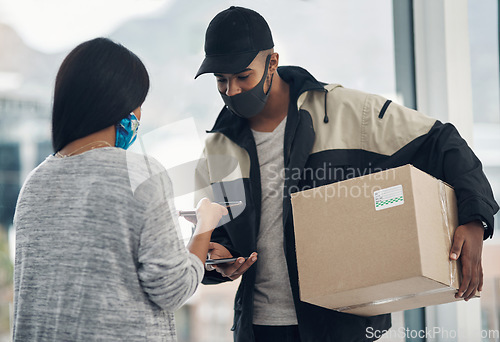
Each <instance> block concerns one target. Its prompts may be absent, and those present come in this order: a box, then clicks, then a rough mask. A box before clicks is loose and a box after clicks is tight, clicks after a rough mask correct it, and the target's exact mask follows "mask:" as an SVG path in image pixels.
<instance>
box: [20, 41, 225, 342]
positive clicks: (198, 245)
mask: <svg viewBox="0 0 500 342" xmlns="http://www.w3.org/2000/svg"><path fill="white" fill-rule="evenodd" d="M148 89H149V77H148V73H147V71H146V69H145V67H144V65H143V64H142V62H141V61H140V60H139V58H138V57H137V56H136V55H134V54H133V53H132V52H130V51H129V50H127V49H126V48H125V47H123V46H121V45H119V44H115V43H114V42H112V41H110V40H108V39H104V38H97V39H94V40H91V41H88V42H85V43H82V44H81V45H79V46H77V47H76V48H75V49H74V50H73V51H71V53H70V54H69V55H68V56H67V57H66V59H65V60H64V61H63V63H62V65H61V67H60V69H59V72H58V74H57V78H56V84H55V92H54V104H53V112H52V139H53V147H54V151H55V153H54V155H51V156H49V157H47V159H46V160H45V161H44V162H43V163H42V164H40V165H39V166H38V167H37V168H36V169H35V170H33V171H32V172H31V174H30V175H29V176H28V178H27V179H26V181H25V183H24V185H23V188H22V190H21V193H20V195H19V199H18V203H17V207H16V214H15V218H14V227H15V229H16V261H15V271H14V276H15V284H14V291H15V294H14V336H13V340H14V341H49V340H50V341H92V340H103V341H145V340H147V341H173V340H175V327H174V319H173V311H174V310H175V309H176V308H178V307H179V306H180V305H182V304H183V303H184V302H185V301H186V299H188V298H189V297H190V296H191V295H192V294H193V293H194V291H195V290H196V288H197V285H198V284H199V283H200V281H201V279H202V277H203V272H204V271H203V263H204V260H205V258H206V255H207V250H208V244H209V241H210V235H211V232H212V230H213V228H214V227H215V225H216V224H217V222H218V221H219V220H220V218H221V217H222V215H225V214H226V213H227V210H226V209H225V208H224V207H222V206H220V205H218V204H215V203H211V202H210V201H209V200H207V199H203V200H202V201H200V203H199V204H198V207H197V221H198V223H197V225H196V231H195V234H194V235H193V238H192V239H191V241H190V243H189V245H188V249H189V252H191V253H189V252H188V250H186V248H185V247H184V245H183V243H182V242H181V241H180V240H179V234H178V222H177V221H176V211H175V208H174V205H173V200H172V187H171V184H170V181H169V179H168V177H167V175H166V171H165V169H164V168H163V167H162V166H161V165H160V164H159V163H158V162H157V161H155V160H153V159H151V158H146V157H145V156H142V155H138V154H134V153H131V152H126V151H125V150H126V149H127V148H128V147H129V146H130V145H131V144H132V143H133V142H134V140H135V137H136V132H137V129H138V126H139V120H140V118H141V105H142V103H143V102H144V99H145V98H146V94H147V92H148Z"/></svg>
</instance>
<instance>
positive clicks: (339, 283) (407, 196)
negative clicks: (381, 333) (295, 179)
mask: <svg viewBox="0 0 500 342" xmlns="http://www.w3.org/2000/svg"><path fill="white" fill-rule="evenodd" d="M292 207H293V219H294V225H295V240H296V251H297V266H298V272H299V284H300V298H301V300H302V301H304V302H308V303H311V304H315V305H319V306H322V307H325V308H329V309H333V310H338V311H341V312H346V313H351V314H356V315H361V316H373V315H379V314H383V313H389V312H395V311H401V310H407V309H414V308H418V307H423V306H429V305H435V304H442V303H448V302H452V301H456V300H460V299H455V293H456V292H457V289H458V288H459V284H460V276H461V274H460V272H459V267H457V262H455V261H450V260H449V251H450V248H451V242H452V239H453V233H454V230H455V228H456V227H457V225H458V219H457V205H456V198H455V193H454V191H453V189H452V188H451V187H450V186H448V185H447V184H445V183H443V182H442V181H439V180H437V179H436V178H434V177H432V176H430V175H428V174H426V173H424V172H422V171H420V170H418V169H417V168H415V167H413V166H411V165H405V166H402V167H398V168H395V169H390V170H386V171H381V172H377V173H373V174H370V175H366V176H362V177H358V178H353V179H349V180H346V181H343V182H338V183H334V184H330V185H326V186H322V187H318V188H315V189H310V190H305V191H301V192H298V193H295V194H293V195H292Z"/></svg>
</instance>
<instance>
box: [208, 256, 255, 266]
mask: <svg viewBox="0 0 500 342" xmlns="http://www.w3.org/2000/svg"><path fill="white" fill-rule="evenodd" d="M244 258H245V261H246V260H247V259H248V257H244ZM236 260H238V258H222V259H207V260H205V265H218V264H226V263H228V262H234V261H236Z"/></svg>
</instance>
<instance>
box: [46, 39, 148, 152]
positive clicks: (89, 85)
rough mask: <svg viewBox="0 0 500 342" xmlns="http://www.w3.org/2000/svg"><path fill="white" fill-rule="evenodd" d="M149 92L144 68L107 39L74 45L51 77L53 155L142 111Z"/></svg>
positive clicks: (136, 58)
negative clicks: (135, 111)
mask: <svg viewBox="0 0 500 342" xmlns="http://www.w3.org/2000/svg"><path fill="white" fill-rule="evenodd" d="M148 90H149V76H148V72H147V71H146V68H145V66H144V64H142V62H141V60H140V59H139V58H138V57H137V56H136V55H135V54H133V53H132V52H131V51H130V50H128V49H127V48H125V47H124V46H122V45H120V44H116V43H114V42H113V41H111V40H109V39H107V38H96V39H93V40H89V41H87V42H84V43H82V44H80V45H78V46H77V47H76V48H74V49H73V51H71V52H70V53H69V55H68V56H67V57H66V58H65V59H64V61H63V63H62V64H61V67H60V68H59V72H58V73H57V77H56V84H55V89H54V105H53V108H52V145H53V148H54V151H55V152H57V151H59V150H61V149H62V148H63V147H64V146H66V145H67V144H68V143H70V142H72V141H74V140H76V139H80V138H83V137H85V136H87V135H89V134H92V133H95V132H97V131H100V130H102V129H104V128H106V127H109V126H113V125H115V124H117V123H119V122H120V121H121V119H123V118H125V117H126V116H127V115H128V114H129V113H130V112H132V111H133V110H135V109H136V108H137V107H139V106H141V105H142V103H143V102H144V100H145V99H146V95H147V93H148Z"/></svg>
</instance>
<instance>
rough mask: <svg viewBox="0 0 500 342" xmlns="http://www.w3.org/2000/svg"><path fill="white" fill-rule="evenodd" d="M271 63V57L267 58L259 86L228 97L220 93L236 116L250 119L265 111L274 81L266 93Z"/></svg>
mask: <svg viewBox="0 0 500 342" xmlns="http://www.w3.org/2000/svg"><path fill="white" fill-rule="evenodd" d="M270 61H271V55H269V56H267V59H266V66H265V70H264V76H262V79H261V80H260V82H259V84H257V85H256V86H255V87H253V88H252V89H250V90H247V91H245V92H243V93H239V94H236V95H233V96H227V95H226V94H223V93H220V95H221V96H222V99H223V100H224V103H225V104H226V106H227V107H228V108H229V109H230V110H231V111H232V112H233V113H234V114H236V115H238V116H240V117H242V118H245V119H248V118H251V117H253V116H255V115H257V114H259V113H260V112H261V111H262V109H264V106H265V105H266V102H267V98H268V97H269V91H270V90H271V85H272V84H273V79H272V78H271V84H270V85H269V89H268V90H267V92H266V93H264V82H265V81H266V77H267V71H268V69H269V63H270ZM273 76H274V75H273Z"/></svg>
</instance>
